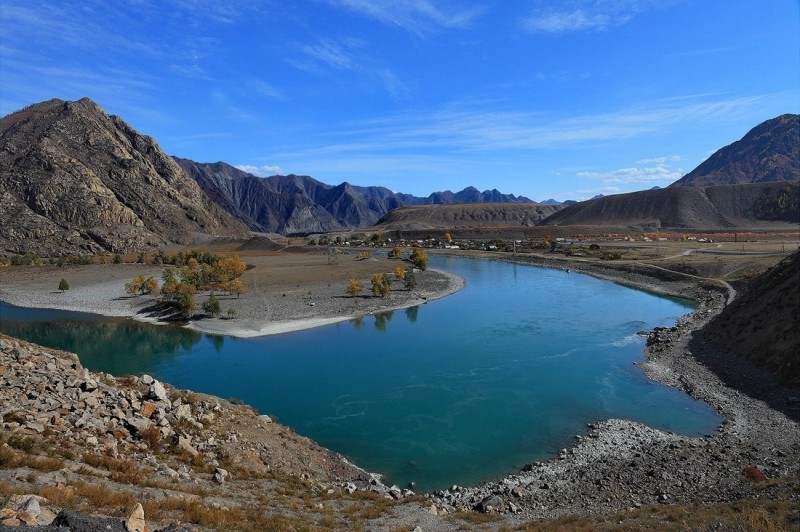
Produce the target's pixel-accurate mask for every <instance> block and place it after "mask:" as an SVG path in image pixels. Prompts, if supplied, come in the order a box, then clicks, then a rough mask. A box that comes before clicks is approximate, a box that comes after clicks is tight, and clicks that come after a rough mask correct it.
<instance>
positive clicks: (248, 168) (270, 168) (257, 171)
mask: <svg viewBox="0 0 800 532" xmlns="http://www.w3.org/2000/svg"><path fill="white" fill-rule="evenodd" d="M234 166H235V167H236V168H238V169H239V170H241V171H242V172H247V173H248V174H253V175H257V176H259V177H269V176H271V175H284V171H283V169H282V168H281V167H280V166H278V165H276V164H264V165H261V166H254V165H252V164H237V165H234Z"/></svg>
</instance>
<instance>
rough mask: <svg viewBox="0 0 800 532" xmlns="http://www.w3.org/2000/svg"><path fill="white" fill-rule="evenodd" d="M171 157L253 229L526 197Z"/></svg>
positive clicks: (304, 228) (353, 222)
mask: <svg viewBox="0 0 800 532" xmlns="http://www.w3.org/2000/svg"><path fill="white" fill-rule="evenodd" d="M175 160H176V161H177V163H178V164H179V165H180V166H181V168H183V169H184V171H186V173H187V174H189V175H190V176H191V177H192V178H193V179H194V180H195V181H196V182H197V184H198V185H200V187H201V188H202V189H203V190H204V191H205V192H206V194H208V196H209V197H210V198H211V199H213V200H214V201H215V202H216V203H217V204H218V205H219V206H220V207H221V208H223V209H224V210H225V211H227V212H228V213H229V214H231V215H232V216H233V217H235V218H237V219H238V220H240V221H242V222H243V223H245V224H247V225H248V227H250V228H251V229H253V230H256V231H267V232H277V233H283V234H294V233H316V232H326V231H335V230H341V229H348V228H356V227H368V226H371V225H373V224H375V223H376V222H377V221H378V220H379V219H380V218H381V217H382V216H384V215H385V214H386V213H388V212H389V211H391V210H393V209H396V208H398V207H401V206H404V205H426V204H452V203H483V202H523V203H526V202H530V200H529V199H527V198H524V197H517V196H514V195H513V194H502V193H500V192H499V191H497V190H486V191H484V192H480V191H478V189H476V188H474V187H467V188H465V189H464V190H462V191H460V192H455V193H454V192H450V191H449V190H448V191H444V192H435V193H433V194H431V195H430V196H428V197H427V198H423V197H417V196H413V195H410V194H402V193H394V192H392V191H391V190H389V189H387V188H384V187H359V186H355V185H351V184H349V183H342V184H340V185H336V186H333V185H327V184H325V183H321V182H319V181H317V180H316V179H314V178H311V177H308V176H298V175H287V176H280V175H276V176H271V177H266V178H261V177H257V176H254V175H252V174H248V173H246V172H243V171H241V170H239V169H237V168H235V167H233V166H231V165H229V164H226V163H223V162H217V163H197V162H195V161H191V160H189V159H180V158H175Z"/></svg>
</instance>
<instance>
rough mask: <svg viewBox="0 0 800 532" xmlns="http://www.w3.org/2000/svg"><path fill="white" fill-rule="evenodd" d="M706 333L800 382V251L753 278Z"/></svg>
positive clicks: (721, 345)
mask: <svg viewBox="0 0 800 532" xmlns="http://www.w3.org/2000/svg"><path fill="white" fill-rule="evenodd" d="M703 335H704V338H705V340H706V341H707V342H709V343H711V344H712V345H714V346H716V347H719V348H720V349H722V350H724V351H726V352H728V353H731V354H733V355H735V356H738V357H742V358H744V359H747V360H750V361H753V362H756V363H757V364H759V365H762V366H766V367H768V368H770V369H771V370H773V371H775V372H777V373H778V374H779V375H780V377H781V379H782V380H784V381H785V382H787V383H788V384H791V385H793V386H795V387H800V252H795V253H794V254H792V255H791V256H790V257H788V258H787V259H785V260H783V261H782V262H780V263H779V264H777V265H776V266H774V267H773V268H770V269H769V270H767V271H766V272H764V273H763V274H761V275H760V276H759V277H757V278H755V279H753V280H752V281H751V282H750V283H749V284H748V286H747V289H746V290H745V291H744V292H743V293H741V294H740V295H739V297H737V298H736V299H735V300H734V301H733V302H731V304H730V305H728V306H727V307H726V308H725V309H724V310H723V311H722V312H721V313H720V314H719V315H718V316H716V317H715V318H714V320H713V321H711V323H709V324H708V325H707V326H706V327H705V328H704V329H703Z"/></svg>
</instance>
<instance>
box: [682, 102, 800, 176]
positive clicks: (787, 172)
mask: <svg viewBox="0 0 800 532" xmlns="http://www.w3.org/2000/svg"><path fill="white" fill-rule="evenodd" d="M797 179H800V115H791V114H785V115H781V116H779V117H777V118H773V119H772V120H767V121H766V122H762V123H761V124H759V125H757V126H756V127H754V128H753V129H751V130H750V131H749V132H748V133H747V134H746V135H745V136H744V137H742V139H741V140H738V141H736V142H734V143H733V144H730V145H728V146H725V147H724V148H722V149H720V150H718V151H717V152H716V153H714V154H713V155H712V156H711V157H709V158H708V159H706V160H705V161H704V162H703V163H702V164H700V165H699V166H698V167H697V168H695V169H694V170H692V171H691V172H689V173H688V174H686V175H685V176H683V177H682V178H680V179H679V180H678V181H676V182H674V183H672V184H671V185H670V187H684V186H690V187H706V186H712V185H731V184H737V183H765V182H769V181H794V180H797Z"/></svg>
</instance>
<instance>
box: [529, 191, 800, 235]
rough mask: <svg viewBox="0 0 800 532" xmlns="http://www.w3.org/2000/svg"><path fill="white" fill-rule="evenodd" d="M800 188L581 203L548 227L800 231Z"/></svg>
mask: <svg viewBox="0 0 800 532" xmlns="http://www.w3.org/2000/svg"><path fill="white" fill-rule="evenodd" d="M799 201H800V186H798V184H797V183H786V182H779V181H775V182H768V183H747V184H738V185H717V186H711V187H674V188H672V187H668V188H661V189H651V190H643V191H641V192H630V193H627V194H615V195H613V196H604V197H602V198H598V199H594V200H588V201H582V202H580V203H576V204H575V205H571V206H568V207H565V208H564V209H562V210H560V211H558V212H557V213H555V214H553V215H552V216H550V217H549V218H547V219H546V220H544V222H543V224H546V225H559V226H564V225H606V226H616V227H626V228H628V229H630V230H633V231H654V230H668V231H685V230H711V231H720V230H742V229H772V230H796V229H797V225H796V224H797V223H798V222H800V211H798V210H797V209H796V208H795V206H797V205H798V203H799Z"/></svg>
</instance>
